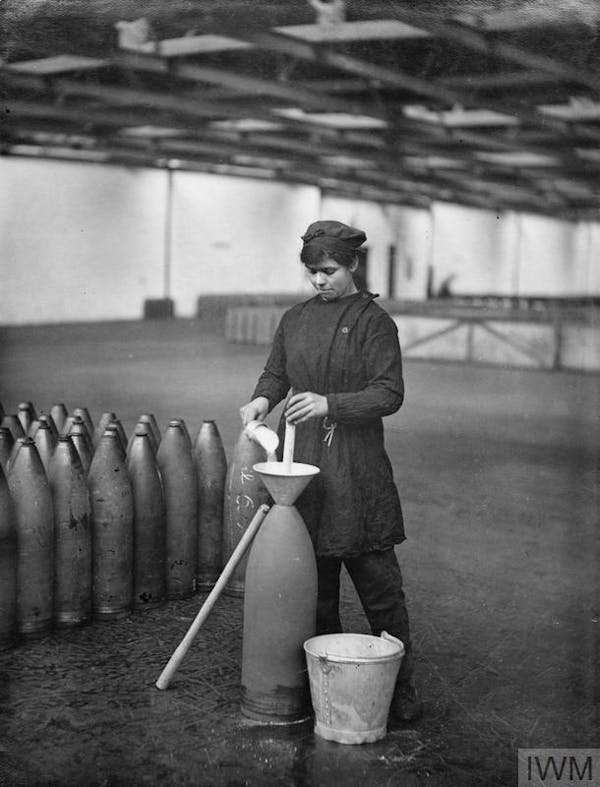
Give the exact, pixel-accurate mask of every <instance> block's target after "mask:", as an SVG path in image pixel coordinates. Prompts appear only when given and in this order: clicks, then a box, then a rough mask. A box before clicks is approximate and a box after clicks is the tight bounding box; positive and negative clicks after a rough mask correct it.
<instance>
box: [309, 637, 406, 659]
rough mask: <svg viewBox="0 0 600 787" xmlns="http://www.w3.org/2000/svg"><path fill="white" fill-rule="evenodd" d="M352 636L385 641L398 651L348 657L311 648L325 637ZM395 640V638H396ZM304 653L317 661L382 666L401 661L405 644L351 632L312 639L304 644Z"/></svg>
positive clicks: (399, 641)
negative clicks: (386, 663)
mask: <svg viewBox="0 0 600 787" xmlns="http://www.w3.org/2000/svg"><path fill="white" fill-rule="evenodd" d="M344 636H350V637H354V638H357V637H358V638H360V639H375V640H380V639H384V641H385V642H388V643H389V644H390V645H392V646H393V647H395V648H397V650H396V651H395V652H393V653H387V654H382V655H380V656H347V655H342V654H337V653H328V652H327V651H321V652H319V653H317V652H316V651H315V650H314V649H311V647H314V643H315V641H316V640H319V639H323V638H324V637H344ZM394 639H395V638H394ZM303 647H304V652H305V653H306V654H307V655H309V656H312V657H313V658H316V659H321V660H322V659H325V660H327V661H330V662H332V663H334V664H381V663H384V662H387V661H396V660H398V659H401V658H402V657H403V656H404V653H405V650H404V643H403V642H402V641H401V640H396V641H391V640H390V639H387V638H383V637H375V636H374V635H372V634H352V633H350V632H345V633H341V632H340V633H339V634H318V635H317V636H315V637H310V638H309V639H307V640H306V641H305V642H304V645H303Z"/></svg>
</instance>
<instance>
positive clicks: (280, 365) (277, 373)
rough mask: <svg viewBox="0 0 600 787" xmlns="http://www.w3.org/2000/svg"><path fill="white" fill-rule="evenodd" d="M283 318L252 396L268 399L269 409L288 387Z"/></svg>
mask: <svg viewBox="0 0 600 787" xmlns="http://www.w3.org/2000/svg"><path fill="white" fill-rule="evenodd" d="M284 319H285V317H284V318H282V319H281V320H280V322H279V325H278V326H277V330H276V331H275V336H274V337H273V346H272V347H271V352H270V354H269V357H268V359H267V362H266V364H265V368H264V370H263V372H262V374H261V375H260V377H259V378H258V382H257V384H256V388H255V389H254V393H253V394H252V398H253V399H256V397H257V396H264V397H265V398H266V399H268V400H269V410H272V409H273V408H274V407H275V406H276V405H278V404H279V402H281V401H282V399H284V398H285V396H286V394H287V392H288V391H289V389H290V383H289V380H288V376H287V371H286V365H287V364H286V353H285V342H284V330H285V328H284Z"/></svg>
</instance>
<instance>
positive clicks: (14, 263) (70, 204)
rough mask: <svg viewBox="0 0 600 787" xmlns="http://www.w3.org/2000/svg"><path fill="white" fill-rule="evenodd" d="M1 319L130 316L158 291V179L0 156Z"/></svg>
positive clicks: (161, 193) (147, 173) (161, 183)
mask: <svg viewBox="0 0 600 787" xmlns="http://www.w3.org/2000/svg"><path fill="white" fill-rule="evenodd" d="M0 184H1V185H0V282H1V286H0V323H4V324H10V323H16V324H19V323H41V322H62V321H67V322H68V321H79V320H97V319H109V320H110V319H121V318H130V317H139V316H141V314H142V304H143V299H144V297H145V296H147V295H160V294H161V287H162V258H163V246H162V238H163V230H164V209H165V184H166V180H165V175H164V173H163V172H159V171H157V170H145V169H128V168H125V167H112V166H110V167H105V166H97V165H92V164H87V165H83V164H73V163H61V162H52V161H41V160H33V159H20V158H6V157H3V158H0Z"/></svg>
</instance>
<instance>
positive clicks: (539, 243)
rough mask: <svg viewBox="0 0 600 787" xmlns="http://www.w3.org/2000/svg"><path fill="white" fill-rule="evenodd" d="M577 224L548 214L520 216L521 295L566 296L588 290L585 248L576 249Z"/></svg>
mask: <svg viewBox="0 0 600 787" xmlns="http://www.w3.org/2000/svg"><path fill="white" fill-rule="evenodd" d="M575 226H576V225H575V224H574V223H572V222H566V221H558V220H556V219H552V218H547V217H545V216H534V215H526V214H525V215H523V216H522V217H521V231H520V244H519V247H520V265H519V294H520V295H540V294H542V295H555V296H567V295H580V294H581V293H582V292H585V279H586V270H585V268H586V264H587V259H586V253H585V249H584V248H581V246H580V248H579V249H577V244H576V243H575ZM577 250H579V252H580V253H579V255H577V254H576V251H577Z"/></svg>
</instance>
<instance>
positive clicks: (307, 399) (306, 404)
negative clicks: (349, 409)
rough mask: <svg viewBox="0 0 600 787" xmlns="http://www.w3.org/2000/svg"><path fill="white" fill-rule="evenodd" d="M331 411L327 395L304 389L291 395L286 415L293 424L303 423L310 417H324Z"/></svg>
mask: <svg viewBox="0 0 600 787" xmlns="http://www.w3.org/2000/svg"><path fill="white" fill-rule="evenodd" d="M328 412H329V407H328V405H327V397H325V396H321V395H320V394H316V393H312V392H311V391H304V393H297V394H294V395H293V396H291V397H290V399H289V401H288V403H287V406H286V408H285V412H284V416H285V418H286V419H287V420H288V421H289V422H290V423H291V424H294V425H295V424H301V423H302V422H303V421H308V420H309V419H310V418H323V416H325V415H327V413H328Z"/></svg>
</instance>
